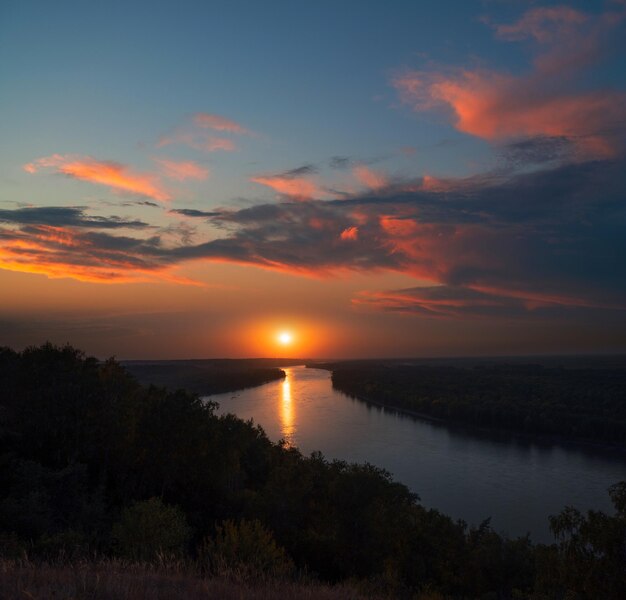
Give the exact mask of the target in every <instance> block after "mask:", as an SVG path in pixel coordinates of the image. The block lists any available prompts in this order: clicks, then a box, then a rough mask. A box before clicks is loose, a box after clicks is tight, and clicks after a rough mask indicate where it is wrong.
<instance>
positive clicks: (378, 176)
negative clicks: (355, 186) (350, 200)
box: [352, 165, 388, 190]
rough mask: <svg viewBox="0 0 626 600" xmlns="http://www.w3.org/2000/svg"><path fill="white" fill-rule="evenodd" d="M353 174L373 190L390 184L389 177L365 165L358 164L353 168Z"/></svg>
mask: <svg viewBox="0 0 626 600" xmlns="http://www.w3.org/2000/svg"><path fill="white" fill-rule="evenodd" d="M352 174H353V175H354V176H355V177H356V178H357V180H358V181H359V182H360V183H363V184H364V185H366V186H367V187H369V188H371V189H372V190H379V189H381V188H384V187H386V186H387V185H388V181H387V177H386V176H385V175H383V174H382V173H380V172H379V171H374V170H373V169H370V168H368V167H366V166H364V165H358V166H356V167H354V168H353V169H352Z"/></svg>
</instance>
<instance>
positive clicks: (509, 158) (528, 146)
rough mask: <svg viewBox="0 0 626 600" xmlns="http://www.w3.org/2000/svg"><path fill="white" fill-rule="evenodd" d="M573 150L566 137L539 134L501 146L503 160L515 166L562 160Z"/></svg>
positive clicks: (570, 142)
mask: <svg viewBox="0 0 626 600" xmlns="http://www.w3.org/2000/svg"><path fill="white" fill-rule="evenodd" d="M574 151H575V147H574V144H573V143H572V140H571V139H569V138H566V137H562V136H561V137H546V136H539V137H533V138H527V139H523V140H518V141H515V142H512V143H509V144H507V145H506V146H504V147H503V148H502V151H501V154H502V157H503V158H504V160H505V162H506V163H508V164H511V165H513V166H515V167H519V166H524V165H540V164H543V163H548V162H562V161H565V160H566V159H569V158H571V156H572V154H573V153H574Z"/></svg>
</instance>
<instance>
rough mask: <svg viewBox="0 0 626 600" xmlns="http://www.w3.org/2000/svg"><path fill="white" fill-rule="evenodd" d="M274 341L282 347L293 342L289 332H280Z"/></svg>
mask: <svg viewBox="0 0 626 600" xmlns="http://www.w3.org/2000/svg"><path fill="white" fill-rule="evenodd" d="M276 339H277V340H278V343H279V344H281V345H283V346H289V344H291V342H293V334H292V333H291V332H290V331H281V332H280V333H279V334H278V335H277V336H276Z"/></svg>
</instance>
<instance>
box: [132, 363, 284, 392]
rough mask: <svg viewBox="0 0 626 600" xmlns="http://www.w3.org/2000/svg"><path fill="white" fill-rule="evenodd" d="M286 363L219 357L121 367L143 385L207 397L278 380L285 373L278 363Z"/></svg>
mask: <svg viewBox="0 0 626 600" xmlns="http://www.w3.org/2000/svg"><path fill="white" fill-rule="evenodd" d="M290 364H293V361H276V360H273V359H270V360H260V359H249V360H227V359H223V360H176V361H142V362H139V361H128V362H126V363H124V365H123V366H124V367H125V368H126V370H127V371H129V372H130V374H131V375H133V376H134V377H135V378H136V379H137V381H139V383H141V384H143V385H157V386H165V387H168V388H171V389H186V390H188V391H190V392H193V393H195V394H199V395H201V396H208V395H211V394H222V393H224V392H232V391H235V390H241V389H244V388H249V387H254V386H257V385H261V384H263V383H269V382H270V381H275V380H277V379H282V378H284V377H285V372H284V371H283V370H282V369H280V368H278V366H289V365H290Z"/></svg>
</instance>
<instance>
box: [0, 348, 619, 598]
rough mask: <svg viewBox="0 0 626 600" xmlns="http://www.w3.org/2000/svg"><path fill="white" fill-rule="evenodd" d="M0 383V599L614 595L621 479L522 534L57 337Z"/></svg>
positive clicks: (23, 356)
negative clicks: (581, 507) (307, 447)
mask: <svg viewBox="0 0 626 600" xmlns="http://www.w3.org/2000/svg"><path fill="white" fill-rule="evenodd" d="M0 384H1V387H0V390H1V391H0V553H1V554H2V559H1V560H0V595H3V596H6V597H19V596H20V595H21V596H23V597H31V598H47V597H50V595H51V593H52V592H51V590H52V591H53V592H54V593H55V594H56V596H57V597H67V598H70V597H71V598H122V597H123V598H147V597H150V598H159V597H162V598H229V597H233V598H235V597H237V598H239V597H250V598H272V597H284V598H296V597H301V598H306V597H309V598H328V599H329V600H332V599H334V598H359V597H367V596H371V597H394V598H417V599H421V600H427V599H429V600H435V599H439V600H441V599H445V598H450V599H461V598H482V599H484V600H491V599H494V600H495V599H503V600H504V599H518V600H519V599H524V598H526V599H529V600H530V599H533V600H564V599H565V598H567V599H568V600H575V599H580V600H586V599H589V600H591V599H594V600H595V599H597V598H603V599H606V600H613V599H616V600H617V599H618V598H619V599H621V598H624V597H626V572H625V569H626V482H621V483H620V482H618V483H616V484H615V485H614V486H612V487H611V488H610V490H609V493H610V495H611V499H612V500H613V504H614V507H615V513H614V514H605V513H603V512H598V511H590V512H588V513H586V514H582V513H580V512H578V511H577V510H575V509H573V508H567V507H566V508H564V509H563V511H562V512H561V513H560V514H558V515H556V516H554V517H551V521H550V524H551V528H552V531H553V532H554V535H555V543H554V544H552V545H538V544H533V543H532V541H531V540H530V539H528V538H527V537H522V538H518V539H508V538H505V537H502V536H500V535H498V534H497V533H496V532H494V531H493V530H492V529H491V527H490V526H489V522H488V521H485V522H483V523H482V524H480V525H478V526H475V527H468V526H467V525H466V524H465V523H463V522H455V521H453V520H452V519H450V518H449V517H447V516H446V515H443V514H441V513H440V512H438V511H436V510H427V509H425V508H424V507H422V506H421V505H420V503H419V499H418V497H417V496H416V495H415V494H412V493H411V492H410V491H409V490H408V489H407V488H406V487H405V486H404V485H402V484H401V483H398V482H395V481H393V480H392V478H391V477H390V475H389V474H388V473H387V472H385V471H384V470H382V469H379V468H376V467H373V466H371V465H368V464H363V465H358V464H347V463H345V462H342V461H336V460H335V461H328V460H326V459H325V458H324V457H323V456H322V455H321V454H319V453H313V454H312V455H310V456H303V455H302V454H301V453H300V452H299V451H298V450H297V449H294V448H288V447H286V446H285V445H282V444H280V443H279V444H274V443H272V442H271V441H270V440H269V439H268V438H267V436H266V435H265V434H264V432H263V430H262V429H261V428H260V427H258V426H255V425H254V424H253V423H251V422H244V421H242V420H240V419H238V418H236V417H234V416H233V415H226V416H217V415H216V414H215V405H214V404H212V403H210V402H203V401H201V400H200V398H199V397H198V396H197V395H195V394H193V393H190V392H187V391H184V390H176V391H172V390H168V389H166V388H163V387H156V386H153V385H151V386H143V385H141V384H139V383H138V382H137V380H136V379H135V378H134V377H133V376H132V375H130V374H129V373H128V371H127V370H126V369H124V368H123V367H122V366H121V365H120V364H119V363H117V362H116V361H115V360H113V359H110V360H107V361H105V362H99V361H97V360H96V359H95V358H91V357H86V356H84V355H83V354H82V353H81V352H80V351H78V350H76V349H74V348H72V347H70V346H65V347H55V346H52V345H50V344H46V345H43V346H41V347H31V348H27V349H26V350H24V351H23V352H14V351H13V350H11V349H8V348H2V349H0ZM246 590H247V591H246ZM253 590H254V591H253Z"/></svg>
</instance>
